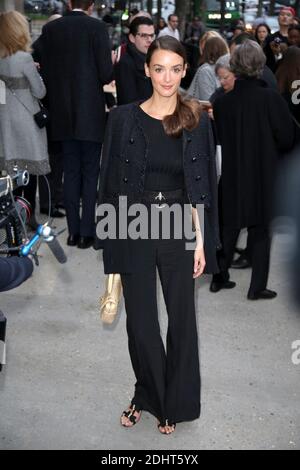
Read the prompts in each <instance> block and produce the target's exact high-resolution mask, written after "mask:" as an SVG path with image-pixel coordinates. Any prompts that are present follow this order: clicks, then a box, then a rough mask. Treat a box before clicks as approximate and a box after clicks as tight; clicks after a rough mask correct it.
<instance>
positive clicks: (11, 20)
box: [0, 11, 50, 210]
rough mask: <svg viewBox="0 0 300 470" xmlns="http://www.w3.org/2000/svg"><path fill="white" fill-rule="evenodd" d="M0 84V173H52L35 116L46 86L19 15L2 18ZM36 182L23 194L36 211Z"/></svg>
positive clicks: (0, 26) (0, 23)
mask: <svg viewBox="0 0 300 470" xmlns="http://www.w3.org/2000/svg"><path fill="white" fill-rule="evenodd" d="M0 30H1V36H0V80H1V81H2V83H4V89H5V94H4V98H5V99H4V100H3V102H2V103H0V170H4V169H5V170H7V171H8V173H11V172H12V171H13V169H14V168H15V166H18V168H20V169H27V170H28V171H29V173H30V174H32V175H41V174H46V173H48V172H49V171H50V168H49V163H48V152H47V136H46V129H45V128H42V129H40V128H39V127H38V125H37V124H36V122H35V120H34V117H33V116H34V114H36V113H38V112H39V111H40V106H39V101H38V100H39V99H41V98H43V97H44V96H45V94H46V88H45V85H44V83H43V81H42V79H41V77H40V75H39V73H38V71H37V69H36V66H35V64H34V62H33V59H32V57H31V54H30V42H31V39H30V34H29V28H28V23H27V20H26V18H25V17H24V16H23V15H21V14H20V13H18V12H16V11H10V12H7V13H2V14H1V15H0ZM35 180H36V179H35V178H32V182H31V184H30V186H29V187H26V190H25V191H24V193H25V197H27V199H28V200H29V202H30V203H31V204H32V206H33V210H34V207H35V191H36V188H35V186H36V181H35Z"/></svg>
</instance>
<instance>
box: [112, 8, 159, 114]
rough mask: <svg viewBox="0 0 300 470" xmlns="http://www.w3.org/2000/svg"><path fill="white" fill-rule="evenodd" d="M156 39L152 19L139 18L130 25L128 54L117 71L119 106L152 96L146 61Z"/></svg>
mask: <svg viewBox="0 0 300 470" xmlns="http://www.w3.org/2000/svg"><path fill="white" fill-rule="evenodd" d="M154 38H155V31H154V25H153V21H152V20H151V19H150V18H147V17H145V16H138V17H137V18H135V19H134V20H133V21H132V22H131V23H130V30H129V36H128V39H129V43H128V44H127V47H126V53H125V54H124V55H123V56H122V57H121V59H120V61H119V63H118V64H117V65H116V70H115V73H116V87H117V97H118V104H119V105H121V104H129V103H134V102H135V101H138V100H146V99H148V98H150V96H151V95H152V84H151V80H150V78H148V77H146V75H145V60H146V54H147V51H148V49H149V46H150V44H151V43H152V41H153V40H154Z"/></svg>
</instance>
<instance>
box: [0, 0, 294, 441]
mask: <svg viewBox="0 0 300 470" xmlns="http://www.w3.org/2000/svg"><path fill="white" fill-rule="evenodd" d="M71 6H72V9H71V11H70V12H68V13H67V14H66V15H64V16H63V17H60V16H59V15H56V16H55V18H50V21H48V22H47V24H46V25H45V26H44V27H43V31H42V34H41V36H40V37H39V38H38V39H37V40H36V41H35V42H34V43H33V44H31V38H30V35H29V29H28V24H27V21H26V19H25V17H23V16H22V15H21V14H19V13H17V12H8V13H3V14H1V15H0V30H1V36H0V80H2V81H3V82H4V84H5V86H6V95H5V96H6V100H5V103H2V104H0V170H6V171H8V172H10V171H12V170H13V168H14V167H15V165H18V166H19V167H22V168H27V169H28V170H29V172H30V174H31V176H32V178H31V183H30V185H29V186H27V187H25V188H24V190H23V193H24V196H25V197H26V198H27V199H28V200H29V202H30V203H31V205H32V208H33V213H32V217H31V220H30V221H29V222H30V224H31V225H32V226H34V225H35V224H36V220H35V211H36V212H37V209H36V208H35V203H36V188H37V177H39V178H38V180H39V201H40V210H41V212H47V211H49V213H50V215H52V216H53V217H62V216H64V213H63V212H62V210H65V213H66V218H67V224H68V232H69V233H68V238H67V244H68V245H69V246H74V247H75V246H76V247H78V248H80V249H86V248H89V247H90V246H92V245H94V248H95V249H97V248H103V261H104V269H105V273H106V274H109V273H119V274H121V279H122V285H123V293H124V298H125V306H126V313H127V332H128V337H129V351H130V356H131V360H132V365H133V369H134V372H135V375H136V379H137V382H136V385H135V392H134V396H133V399H132V402H131V404H130V406H129V407H128V408H127V409H126V410H125V411H124V413H123V414H122V416H121V424H122V425H123V426H124V427H127V428H128V427H132V426H133V425H135V424H136V423H137V422H138V421H139V419H140V417H141V413H142V410H147V411H149V412H150V413H152V414H153V415H154V416H155V417H156V418H157V420H158V429H159V432H161V433H162V434H171V433H173V432H174V431H175V426H176V423H179V422H181V421H189V420H193V419H196V418H198V417H199V415H200V408H201V405H200V373H199V360H198V342H197V329H196V316H195V303H194V286H195V284H194V283H195V279H196V278H197V277H199V276H200V275H201V274H202V273H203V272H206V273H209V274H212V275H213V277H212V281H211V284H210V291H211V292H212V293H217V292H219V291H220V290H221V289H232V288H234V287H235V285H236V284H235V283H234V282H233V281H231V280H230V274H229V269H230V267H235V268H239V269H242V268H248V267H251V268H252V276H251V282H250V286H249V289H248V293H247V297H248V299H249V300H259V299H273V298H275V297H276V295H277V293H276V292H275V291H273V290H271V289H269V288H268V274H269V265H270V248H271V231H270V223H271V220H272V218H273V217H274V200H275V184H276V179H277V173H278V166H279V165H280V159H281V157H282V159H284V157H286V155H287V154H288V153H289V152H290V151H291V150H292V149H293V147H295V145H296V143H297V137H298V134H299V131H298V128H299V126H300V115H299V109H300V108H299V105H298V100H297V99H294V94H295V91H297V90H296V88H297V83H296V85H295V82H297V80H298V79H299V72H300V49H299V47H300V27H299V24H298V21H297V20H296V15H295V12H294V10H293V9H292V8H290V7H283V8H282V10H281V11H280V13H279V17H278V22H279V31H278V32H276V33H274V34H270V30H269V27H268V26H267V24H265V23H261V24H257V25H256V29H255V31H254V33H253V34H250V33H249V32H246V31H245V28H244V25H243V22H242V21H239V22H238V23H236V24H235V25H234V27H233V28H232V34H231V35H230V39H228V38H224V37H223V36H221V35H220V34H219V33H218V32H216V31H205V30H204V27H203V24H202V23H201V21H200V20H199V18H195V19H194V21H193V22H192V23H191V24H190V25H189V27H188V28H187V37H185V38H183V39H185V41H181V39H182V38H181V36H180V32H179V29H178V25H179V18H178V16H177V15H176V14H172V15H170V16H169V18H168V23H167V24H165V23H164V22H163V21H159V24H157V25H155V24H154V21H153V19H152V18H151V16H150V15H149V14H148V13H146V12H138V13H136V14H135V15H134V16H132V17H131V19H130V24H129V30H128V36H127V37H126V39H124V41H123V42H122V44H119V45H118V47H117V48H115V49H114V50H112V47H111V44H110V40H109V35H108V32H107V27H106V25H105V23H104V22H103V21H99V19H96V18H93V17H91V13H92V9H93V3H92V0H71ZM191 45H192V47H193V48H195V47H196V48H197V53H198V59H197V63H196V62H195V60H194V58H195V55H194V54H193V53H192V54H191V47H190V46H191ZM189 59H191V61H190V62H189ZM114 82H115V85H116V96H113V95H112V94H111V93H105V92H104V86H105V85H106V84H111V83H114ZM295 87H296V88H295ZM39 100H43V103H44V105H45V106H46V108H48V109H49V113H50V122H49V124H47V125H46V126H44V127H39V126H37V124H36V121H35V120H34V119H33V117H34V115H35V114H36V113H38V111H39V109H40V105H39ZM107 118H108V119H107ZM218 147H220V148H221V152H222V164H221V172H220V175H217V171H216V148H218ZM101 155H102V156H101ZM286 158H287V157H286ZM100 160H101V171H100ZM50 171H51V172H50ZM49 172H50V173H49ZM42 175H48V178H49V181H50V187H51V190H52V191H51V194H52V196H51V201H50V204H49V201H48V200H47V197H46V196H43V194H45V190H44V189H43V179H42V178H40V176H42ZM99 176H100V178H99ZM217 176H220V178H219V181H218V178H217ZM99 180H100V181H99ZM98 190H99V192H98ZM124 196H126V197H127V198H128V200H129V201H130V203H131V204H133V205H134V204H137V203H141V202H142V203H143V204H145V205H146V207H150V208H151V209H152V208H153V207H158V209H159V210H160V209H161V208H163V207H165V206H170V205H171V204H173V203H176V204H179V205H180V206H183V205H184V204H189V205H190V206H191V214H192V219H193V225H194V232H195V249H194V251H189V250H186V249H185V243H186V239H185V236H184V235H183V236H182V237H181V238H180V239H179V240H178V239H176V237H175V236H174V232H175V227H174V226H173V225H172V224H173V222H171V227H170V228H171V230H170V235H169V237H168V239H167V240H165V239H164V238H163V237H162V236H161V233H160V235H159V236H158V238H157V239H154V240H152V239H151V238H150V239H145V240H144V239H140V240H139V239H138V240H128V239H126V240H124V239H123V238H122V237H120V238H117V239H110V238H109V237H108V239H104V238H105V237H103V239H101V240H99V236H98V238H97V237H96V218H95V214H96V211H95V209H96V202H97V200H98V204H100V205H101V204H107V203H110V204H112V205H113V207H114V208H115V209H116V211H118V210H119V204H120V202H119V198H120V197H124ZM157 200H159V201H161V200H163V201H164V204H161V205H160V204H157ZM199 205H201V206H202V207H204V227H203V226H202V222H203V221H202V219H201V217H200V215H199V212H198V209H197V208H198V206H199ZM179 223H180V224H182V223H183V220H181V221H180V222H179ZM149 224H150V226H151V221H149ZM243 228H247V230H248V239H247V246H246V248H245V249H244V250H242V252H241V253H240V257H239V258H238V260H234V255H235V250H236V245H237V241H238V237H239V234H240V231H241V229H243ZM97 235H99V234H98V233H97ZM100 238H101V237H100ZM156 268H158V272H159V275H160V279H161V283H162V288H163V293H164V298H165V302H166V306H167V311H168V316H169V327H168V336H167V352H166V351H165V349H164V346H163V342H162V339H161V336H160V331H159V324H158V314H157V305H156Z"/></svg>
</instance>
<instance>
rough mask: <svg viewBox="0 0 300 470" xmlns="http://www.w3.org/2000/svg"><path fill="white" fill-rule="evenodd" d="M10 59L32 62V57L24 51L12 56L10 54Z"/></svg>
mask: <svg viewBox="0 0 300 470" xmlns="http://www.w3.org/2000/svg"><path fill="white" fill-rule="evenodd" d="M10 58H11V59H12V60H16V61H22V62H28V61H33V59H32V55H31V54H30V52H25V51H17V52H15V53H14V54H12V55H11V56H10Z"/></svg>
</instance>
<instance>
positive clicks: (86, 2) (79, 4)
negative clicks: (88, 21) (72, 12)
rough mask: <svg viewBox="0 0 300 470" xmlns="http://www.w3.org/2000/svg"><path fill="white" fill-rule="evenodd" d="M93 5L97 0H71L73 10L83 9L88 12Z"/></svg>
mask: <svg viewBox="0 0 300 470" xmlns="http://www.w3.org/2000/svg"><path fill="white" fill-rule="evenodd" d="M93 3H95V0H71V6H72V9H74V8H81V9H82V10H83V11H87V10H88V9H89V8H90V6H92V5H93Z"/></svg>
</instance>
